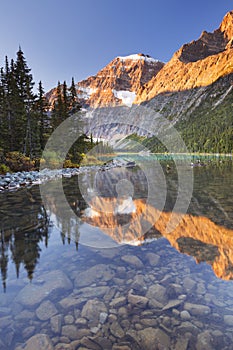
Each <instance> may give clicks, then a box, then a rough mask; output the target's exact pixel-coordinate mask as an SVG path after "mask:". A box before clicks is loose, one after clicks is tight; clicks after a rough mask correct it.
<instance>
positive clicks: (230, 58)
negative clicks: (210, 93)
mask: <svg viewBox="0 0 233 350" xmlns="http://www.w3.org/2000/svg"><path fill="white" fill-rule="evenodd" d="M232 72H233V11H231V12H229V13H228V14H227V15H226V16H225V17H224V19H223V21H222V23H221V25H220V27H219V29H217V30H215V31H214V32H213V33H207V32H205V31H204V32H203V33H202V35H201V37H200V38H199V39H198V40H196V41H192V42H191V43H189V44H185V45H183V46H182V47H181V48H180V49H179V50H178V51H177V52H176V53H175V54H174V56H173V57H172V59H171V60H170V61H169V62H168V63H167V64H166V65H165V66H164V68H163V69H162V70H161V71H160V72H159V73H158V74H157V75H156V77H153V78H152V79H151V81H149V82H148V83H147V84H145V86H144V87H143V88H142V89H141V90H140V91H139V93H138V96H137V99H136V101H135V103H140V102H143V101H145V100H150V99H151V98H153V97H155V96H156V95H158V94H160V93H163V92H168V91H180V90H189V89H193V88H196V87H201V86H207V85H210V84H212V83H213V82H215V81H216V80H217V79H218V78H220V77H222V76H224V75H227V74H230V73H232Z"/></svg>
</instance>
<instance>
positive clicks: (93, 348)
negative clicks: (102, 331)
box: [81, 337, 102, 350]
mask: <svg viewBox="0 0 233 350" xmlns="http://www.w3.org/2000/svg"><path fill="white" fill-rule="evenodd" d="M81 344H82V345H84V346H85V347H86V348H87V349H90V350H101V349H102V348H101V347H100V345H98V344H96V342H95V341H93V340H92V338H87V337H84V338H83V339H82V340H81Z"/></svg>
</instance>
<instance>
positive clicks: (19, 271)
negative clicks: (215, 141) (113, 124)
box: [0, 155, 233, 350]
mask: <svg viewBox="0 0 233 350" xmlns="http://www.w3.org/2000/svg"><path fill="white" fill-rule="evenodd" d="M123 157H124V158H127V159H128V160H131V161H135V162H136V165H137V166H133V165H132V167H131V166H129V167H124V166H123V167H116V168H114V169H110V170H106V171H104V170H103V169H102V170H99V171H91V169H90V171H89V172H87V173H83V174H80V175H79V176H73V177H71V178H63V180H62V186H63V189H64V193H65V196H64V197H63V194H61V191H60V190H59V186H60V184H61V181H59V180H53V181H50V182H49V183H47V184H45V185H41V186H39V185H34V186H32V187H27V188H22V189H19V190H17V191H12V192H11V191H5V192H2V193H0V203H1V206H0V217H1V221H0V225H1V247H0V249H1V252H0V265H1V284H2V287H1V292H0V349H3V350H4V349H6V350H11V349H17V350H22V349H26V350H36V349H40V350H41V349H44V350H45V349H48V350H52V349H55V350H62V349H71V350H72V349H94V350H98V349H115V350H128V349H134V350H135V349H136V350H140V349H145V350H147V349H148V350H152V349H175V350H185V349H189V350H192V349H199V350H201V349H203V350H204V349H205V350H210V349H227V350H228V349H233V201H232V193H233V164H232V159H231V158H230V157H211V156H209V157H201V158H200V157H199V158H196V157H192V163H193V164H192V165H189V169H187V166H186V165H187V164H185V165H184V163H187V162H185V161H184V158H185V157H182V156H166V157H164V156H147V157H138V156H133V155H131V156H127V155H124V156H123ZM174 157H175V158H174ZM174 159H175V160H174ZM179 169H181V170H182V177H181V178H180V176H179V174H180V172H179V171H180V170H179ZM185 179H186V180H187V185H188V187H187V188H183V190H182V191H183V193H180V192H179V186H180V185H181V187H182V186H183V182H185V181H186V180H185ZM192 181H193V183H192V187H193V188H192V193H191V195H192V196H191V197H190V200H188V198H189V196H190V193H189V192H190V184H191V182H192ZM181 182H182V183H181ZM43 186H44V187H43ZM182 191H181V192H182ZM41 193H42V198H43V200H42V198H41ZM182 195H183V201H182V202H180V205H178V204H179V203H178V204H177V201H178V200H177V198H178V197H179V196H180V197H182ZM64 198H65V199H66V201H64ZM186 202H187V203H186ZM176 209H179V210H176ZM171 220H173V221H172V222H174V223H175V224H174V225H173V226H171V227H170V226H169V223H170V222H171ZM168 227H170V229H168Z"/></svg>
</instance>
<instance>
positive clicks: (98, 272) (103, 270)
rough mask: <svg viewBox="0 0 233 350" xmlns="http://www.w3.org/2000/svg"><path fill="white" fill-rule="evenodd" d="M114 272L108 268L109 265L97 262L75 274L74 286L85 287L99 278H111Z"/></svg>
mask: <svg viewBox="0 0 233 350" xmlns="http://www.w3.org/2000/svg"><path fill="white" fill-rule="evenodd" d="M113 276H114V272H113V270H112V269H110V267H109V266H107V265H105V264H98V265H95V266H93V267H91V268H90V269H87V270H86V271H83V272H80V273H78V274H77V275H76V278H75V287H76V288H80V287H85V286H90V285H91V284H92V283H95V282H97V281H99V280H101V281H105V282H107V281H109V280H111V279H112V278H113Z"/></svg>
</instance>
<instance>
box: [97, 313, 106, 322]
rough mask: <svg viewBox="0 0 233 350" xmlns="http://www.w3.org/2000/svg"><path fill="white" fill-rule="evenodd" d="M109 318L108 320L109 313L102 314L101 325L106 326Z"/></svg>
mask: <svg viewBox="0 0 233 350" xmlns="http://www.w3.org/2000/svg"><path fill="white" fill-rule="evenodd" d="M107 318H108V314H107V312H101V313H100V318H99V320H100V323H101V324H104V323H105V322H106V320H107Z"/></svg>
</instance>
